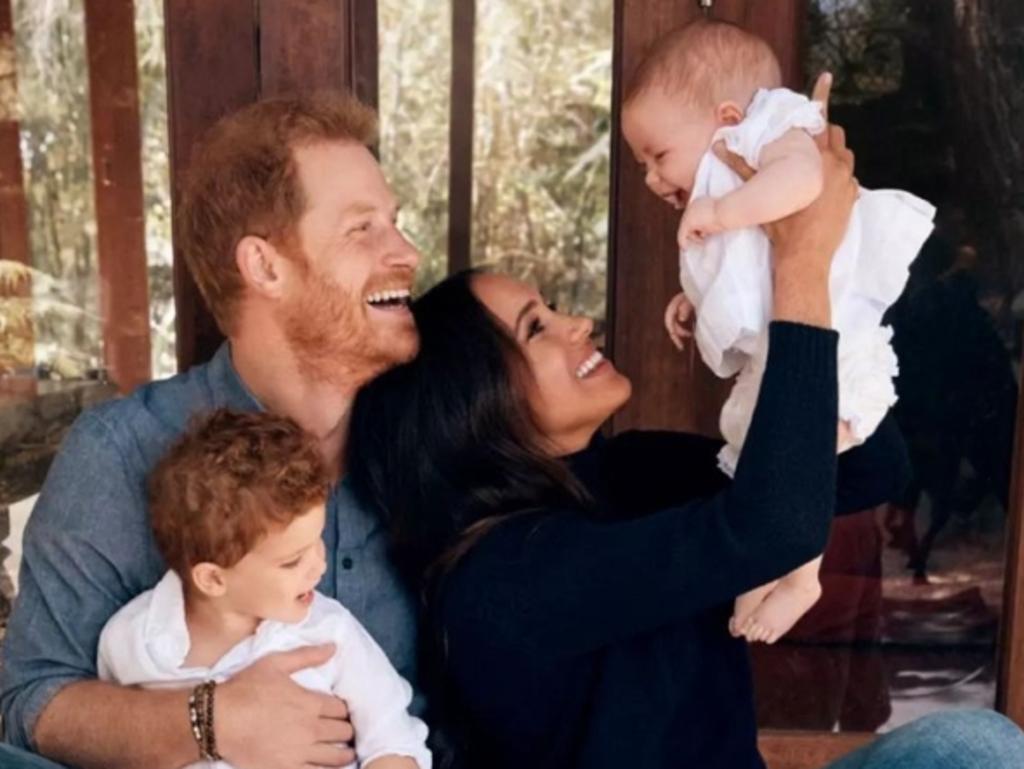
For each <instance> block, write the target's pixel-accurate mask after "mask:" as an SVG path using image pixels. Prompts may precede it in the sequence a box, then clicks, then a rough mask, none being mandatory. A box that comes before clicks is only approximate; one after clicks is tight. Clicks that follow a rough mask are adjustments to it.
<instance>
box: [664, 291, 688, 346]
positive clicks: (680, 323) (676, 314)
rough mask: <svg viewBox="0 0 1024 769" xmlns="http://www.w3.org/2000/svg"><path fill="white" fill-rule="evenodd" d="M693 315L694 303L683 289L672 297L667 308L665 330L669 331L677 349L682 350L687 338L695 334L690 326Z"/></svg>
mask: <svg viewBox="0 0 1024 769" xmlns="http://www.w3.org/2000/svg"><path fill="white" fill-rule="evenodd" d="M692 316H693V304H692V303H691V302H690V300H689V299H687V298H686V294H684V293H683V292H682V291H680V292H679V293H678V294H676V295H675V296H674V297H672V300H671V301H670V302H669V303H668V307H666V308H665V330H666V331H668V336H669V339H671V340H672V344H674V345H675V346H676V349H677V350H682V349H683V345H684V344H686V340H687V339H689V338H690V337H691V336H693V331H691V330H690V328H689V320H690V318H691V317H692Z"/></svg>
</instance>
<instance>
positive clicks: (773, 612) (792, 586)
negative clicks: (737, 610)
mask: <svg viewBox="0 0 1024 769" xmlns="http://www.w3.org/2000/svg"><path fill="white" fill-rule="evenodd" d="M820 597H821V585H820V584H819V583H818V580H817V579H814V580H807V579H797V580H794V579H783V580H781V581H780V582H779V583H778V584H777V585H776V586H775V589H774V590H772V591H771V593H769V594H768V596H767V597H766V598H765V599H764V601H762V602H761V605H760V606H758V607H757V609H755V610H754V613H753V614H751V615H750V617H749V618H748V619H747V621H746V622H745V623H743V624H742V625H738V627H739V630H740V635H743V636H744V637H746V639H747V640H748V641H750V642H752V643H753V642H758V643H768V644H773V643H775V642H776V641H778V640H779V639H780V638H782V636H784V635H786V633H788V632H789V631H790V629H791V628H792V627H793V625H795V624H796V621H797V620H798V619H800V618H801V617H802V616H804V614H806V613H807V611H808V610H809V609H810V608H811V607H812V606H814V604H815V603H817V601H818V599H819V598H820Z"/></svg>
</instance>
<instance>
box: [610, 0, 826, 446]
mask: <svg viewBox="0 0 1024 769" xmlns="http://www.w3.org/2000/svg"><path fill="white" fill-rule="evenodd" d="M805 3H806V0H775V1H773V2H771V3H766V2H759V1H758V0H715V2H714V4H713V7H712V16H713V17H714V18H719V19H725V20H728V21H733V22H736V23H738V24H740V25H741V26H743V27H745V28H747V29H749V30H751V31H752V32H755V33H757V34H758V35H760V36H761V37H763V38H765V39H766V40H767V41H768V42H769V44H771V45H772V47H773V48H774V50H775V51H776V53H777V55H778V56H779V58H780V62H781V64H782V66H783V71H784V72H785V73H786V78H787V85H790V86H791V87H797V88H799V87H801V86H802V83H801V82H800V81H801V77H800V66H799V62H800V58H799V44H800V36H801V34H802V32H801V29H802V26H803V19H804V11H805ZM700 13H701V12H700V10H699V8H698V5H697V3H696V2H695V1H694V0H687V2H678V0H616V3H615V14H616V16H615V40H614V46H613V65H612V66H613V89H614V93H615V96H614V99H613V104H612V139H611V142H612V145H611V150H612V178H611V196H612V199H611V211H612V214H611V216H612V219H611V223H610V238H609V242H610V248H611V252H610V255H609V268H608V280H609V285H608V335H607V339H608V347H609V349H610V352H611V354H612V355H613V357H614V360H615V364H616V366H618V368H619V369H620V370H621V371H623V373H625V374H626V375H627V376H628V377H630V379H631V380H632V381H633V397H632V398H631V399H630V401H629V403H628V404H626V406H625V407H624V408H623V409H621V410H620V411H619V412H618V413H617V414H616V415H615V416H614V417H613V419H612V429H613V431H614V432H620V431H622V430H626V429H631V428H635V427H645V428H663V429H674V430H688V431H692V432H699V433H704V434H707V435H717V434H718V413H719V411H720V409H721V405H722V403H724V401H725V398H726V396H727V394H728V390H729V383H728V382H725V381H723V380H720V379H718V378H716V377H715V376H714V375H713V374H711V372H710V371H708V369H707V368H706V367H705V366H704V364H703V362H702V361H701V359H700V356H699V355H698V354H696V350H695V345H693V344H691V345H690V346H689V348H688V349H687V350H686V351H685V352H684V353H682V354H680V353H678V352H676V350H675V348H674V347H673V346H672V344H671V343H670V342H669V341H668V337H667V335H666V334H665V332H664V331H663V323H662V315H663V312H664V309H665V304H666V303H667V302H668V300H669V299H670V298H671V297H672V295H673V294H674V293H676V292H677V291H678V290H679V277H678V260H677V258H676V251H677V249H676V244H675V231H676V227H677V225H678V222H679V215H678V213H676V212H675V211H673V210H672V209H671V208H669V207H668V206H666V205H663V204H661V203H659V202H658V201H657V200H656V199H655V198H654V197H653V196H652V195H651V193H650V192H648V190H647V189H646V187H645V186H644V179H643V173H642V172H641V169H640V167H639V166H638V165H637V164H636V163H635V162H633V160H632V154H631V153H630V151H629V148H628V147H627V146H626V145H625V142H624V140H623V139H622V132H621V115H620V110H619V107H620V104H621V100H622V90H623V87H624V85H625V83H626V82H627V80H628V78H629V77H630V76H631V74H632V72H633V70H634V69H635V68H636V66H637V65H638V64H639V62H640V60H641V59H642V58H643V56H644V53H645V52H646V51H647V49H648V48H649V47H650V46H651V45H652V44H653V43H654V41H655V40H657V39H658V38H659V37H660V36H661V35H663V34H665V33H667V32H669V31H670V30H672V29H675V28H676V27H679V26H681V25H683V24H686V23H687V22H689V21H693V20H694V19H697V18H699V16H700Z"/></svg>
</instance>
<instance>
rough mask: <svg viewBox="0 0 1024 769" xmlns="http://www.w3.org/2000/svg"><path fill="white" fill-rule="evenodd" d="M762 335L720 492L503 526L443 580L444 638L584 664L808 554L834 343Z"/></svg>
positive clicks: (804, 332) (827, 449)
mask: <svg viewBox="0 0 1024 769" xmlns="http://www.w3.org/2000/svg"><path fill="white" fill-rule="evenodd" d="M769 334H770V348H769V349H770V353H769V357H768V364H767V367H766V371H765V375H764V379H763V383H762V387H761V392H760V395H759V397H758V403H757V407H756V409H755V411H754V417H753V420H752V422H751V426H750V431H749V433H748V437H747V443H746V447H745V450H744V454H743V458H742V460H741V461H740V463H739V466H738V468H737V472H736V477H735V479H734V481H733V483H732V484H731V485H730V486H728V487H727V488H725V489H723V490H722V491H720V492H719V493H717V494H715V495H713V496H711V497H707V498H704V499H701V500H698V501H694V502H691V503H689V504H685V505H680V506H676V507H669V508H666V509H664V510H660V511H658V512H655V513H652V514H650V515H645V516H642V517H638V518H633V519H629V520H624V521H614V522H598V521H593V520H590V519H588V518H586V517H585V516H582V515H578V514H574V513H568V512H566V513H558V514H551V513H546V514H543V515H540V516H529V517H527V516H522V517H519V518H516V519H513V520H510V521H507V522H505V523H504V524H502V525H501V526H499V527H496V528H495V530H494V531H492V532H491V533H490V534H489V535H488V536H487V537H485V538H484V539H483V540H482V541H481V542H480V543H478V545H477V546H476V548H475V549H474V551H472V552H471V553H470V554H469V555H468V556H467V557H466V559H465V560H464V562H463V563H462V564H460V565H459V566H458V567H457V568H456V569H455V571H454V572H453V573H452V574H451V575H449V578H448V580H447V588H446V590H445V596H444V600H443V609H442V612H443V614H442V621H443V622H444V623H445V624H446V625H448V630H449V631H455V634H456V635H458V634H459V633H458V630H459V629H462V630H464V631H465V632H467V633H469V634H471V635H476V634H479V633H488V634H499V637H503V638H510V639H511V638H514V639H516V640H515V643H517V644H527V645H528V647H529V651H530V652H531V653H536V654H540V655H545V656H551V655H575V654H580V653H586V652H587V651H592V650H595V649H598V648H601V647H603V646H605V645H607V644H610V643H615V642H617V641H620V640H623V639H625V638H629V637H633V636H636V635H637V634H640V633H644V632H646V631H649V630H653V629H655V628H657V627H660V626H662V625H664V624H666V623H669V622H673V621H676V620H679V619H681V618H683V617H686V616H688V615H692V614H694V613H696V612H699V611H702V610H704V609H707V608H709V607H711V606H715V605H718V604H721V603H723V602H725V601H728V600H729V599H731V598H733V597H735V596H736V595H739V594H740V593H742V592H745V591H746V590H749V589H751V588H753V587H755V586H757V585H760V584H764V583H765V582H768V581H770V580H772V579H774V578H776V577H779V576H781V575H783V574H785V573H787V572H789V571H792V570H793V569H794V568H796V567H797V566H799V565H800V564H802V563H806V562H807V561H809V560H811V559H812V558H814V557H815V556H817V555H819V554H820V553H821V552H822V550H823V549H824V547H825V543H826V539H827V536H828V529H829V523H830V521H831V518H832V515H833V510H834V506H835V483H836V481H835V474H836V456H835V440H836V429H835V425H836V421H837V418H838V417H837V403H836V401H837V385H836V341H837V335H836V334H835V332H833V331H829V330H825V329H820V328H814V327H810V326H803V325H799V324H793V323H782V322H775V323H773V324H772V325H771V327H770V331H769ZM457 626H461V628H459V627H457ZM492 637H493V636H492Z"/></svg>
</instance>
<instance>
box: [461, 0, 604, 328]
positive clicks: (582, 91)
mask: <svg viewBox="0 0 1024 769" xmlns="http://www.w3.org/2000/svg"><path fill="white" fill-rule="evenodd" d="M612 19H613V9H612V3H611V2H610V0H555V1H553V2H546V3H534V2H509V1H508V0H478V3H477V30H476V94H475V110H474V120H475V125H474V147H473V243H472V260H473V263H474V264H483V265H488V266H492V267H495V268H496V269H499V270H501V271H503V272H507V273H510V274H513V275H517V276H519V277H523V278H527V279H529V280H532V281H534V282H535V283H536V284H537V285H538V286H539V287H540V289H541V292H542V293H543V294H544V295H545V296H546V297H547V298H548V299H550V300H551V301H555V302H557V303H558V304H559V306H560V307H561V308H563V309H566V310H570V311H573V312H579V313H584V314H587V315H589V316H591V317H593V318H595V319H597V320H599V321H600V320H603V319H604V317H605V275H606V268H607V248H608V245H607V236H608V185H609V142H608V135H609V124H610V110H611V60H612Z"/></svg>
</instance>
